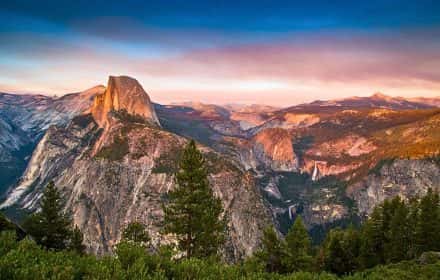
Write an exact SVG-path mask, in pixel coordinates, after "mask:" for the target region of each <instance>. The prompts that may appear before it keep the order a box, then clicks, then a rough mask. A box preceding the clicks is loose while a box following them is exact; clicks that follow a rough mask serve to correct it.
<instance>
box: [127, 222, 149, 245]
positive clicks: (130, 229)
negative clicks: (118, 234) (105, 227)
mask: <svg viewBox="0 0 440 280" xmlns="http://www.w3.org/2000/svg"><path fill="white" fill-rule="evenodd" d="M122 239H123V240H124V241H132V242H135V243H147V242H149V241H150V236H149V235H148V232H147V230H146V228H145V226H144V225H143V224H141V223H139V222H132V223H129V224H128V225H127V227H126V228H125V229H124V232H123V233H122Z"/></svg>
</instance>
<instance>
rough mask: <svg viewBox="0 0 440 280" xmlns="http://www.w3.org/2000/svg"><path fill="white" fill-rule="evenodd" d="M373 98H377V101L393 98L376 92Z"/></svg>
mask: <svg viewBox="0 0 440 280" xmlns="http://www.w3.org/2000/svg"><path fill="white" fill-rule="evenodd" d="M371 97H372V98H376V99H390V98H392V97H391V96H388V95H385V94H383V93H382V92H376V93H375V94H373V95H372V96H371Z"/></svg>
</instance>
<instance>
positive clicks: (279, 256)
mask: <svg viewBox="0 0 440 280" xmlns="http://www.w3.org/2000/svg"><path fill="white" fill-rule="evenodd" d="M261 243H262V248H261V250H260V251H259V252H257V254H256V257H257V258H258V259H259V260H260V262H262V263H263V264H264V266H265V268H266V271H267V272H279V273H283V272H286V271H285V269H284V265H283V259H284V258H285V257H286V256H285V244H284V243H283V242H282V241H281V240H280V239H279V238H278V234H277V233H276V232H275V230H274V229H273V228H272V227H267V228H266V229H265V230H264V232H263V239H262V241H261Z"/></svg>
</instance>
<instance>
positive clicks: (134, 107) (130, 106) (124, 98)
mask: <svg viewBox="0 0 440 280" xmlns="http://www.w3.org/2000/svg"><path fill="white" fill-rule="evenodd" d="M121 110H125V111H126V112H127V113H128V114H130V115H134V116H139V117H142V118H145V119H146V120H148V121H150V122H151V123H154V124H157V125H159V120H158V118H157V116H156V112H155V111H154V108H153V105H152V103H151V100H150V97H149V96H148V94H147V93H146V92H145V91H144V89H143V88H142V86H141V85H140V84H139V82H138V81H137V80H135V79H133V78H130V77H127V76H119V77H114V76H110V77H109V79H108V83H107V88H106V90H105V92H104V93H103V94H99V95H96V97H95V100H94V102H93V107H92V109H91V113H92V115H93V117H94V119H95V121H96V123H97V124H98V125H99V126H100V127H105V126H107V125H109V120H108V113H109V112H111V111H121Z"/></svg>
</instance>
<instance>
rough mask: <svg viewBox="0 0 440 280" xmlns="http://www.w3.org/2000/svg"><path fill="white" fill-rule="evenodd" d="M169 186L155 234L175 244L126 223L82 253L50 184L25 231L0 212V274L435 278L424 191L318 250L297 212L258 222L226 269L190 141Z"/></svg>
mask: <svg viewBox="0 0 440 280" xmlns="http://www.w3.org/2000/svg"><path fill="white" fill-rule="evenodd" d="M176 183H177V186H176V188H175V189H174V190H172V191H170V192H169V193H168V196H167V198H166V200H167V201H166V203H164V206H163V207H164V209H163V210H164V213H165V217H164V233H169V234H172V235H174V236H175V237H176V240H177V244H176V245H177V246H175V247H171V246H162V247H159V248H157V247H154V246H152V244H151V239H150V236H149V235H148V230H147V228H146V227H145V226H144V225H143V224H142V223H140V222H132V223H130V224H128V225H127V227H126V228H125V230H124V231H123V232H122V238H121V241H120V243H119V244H117V245H116V246H115V248H114V255H113V256H106V257H97V256H94V255H87V254H86V253H85V246H84V244H83V237H82V233H81V232H80V230H79V229H78V228H77V227H72V220H71V218H70V216H69V215H68V214H67V213H65V212H64V211H63V202H62V199H61V196H60V193H59V192H58V190H57V189H56V188H55V186H54V184H53V183H50V184H49V185H48V186H47V187H46V189H45V191H44V194H43V197H42V199H41V202H40V206H41V210H40V211H39V212H37V213H34V214H32V215H30V216H29V217H28V219H27V220H26V221H25V222H24V223H23V225H22V227H23V228H24V230H25V232H26V233H27V234H28V235H27V236H25V237H24V236H23V231H22V229H21V228H17V227H16V226H15V225H13V224H11V223H10V222H9V221H8V220H7V219H6V218H4V217H2V216H1V215H0V280H2V279H440V253H439V252H440V237H439V233H440V198H439V195H438V194H437V193H435V192H433V191H432V190H429V191H428V193H427V194H426V195H425V196H424V197H422V198H414V199H412V200H410V201H403V200H401V199H400V198H399V197H396V198H394V199H393V200H390V201H385V202H384V203H383V204H381V205H379V206H377V207H376V208H375V209H374V211H373V212H372V213H371V215H370V217H369V218H368V219H367V220H366V221H365V222H364V224H363V225H362V226H361V227H360V228H355V227H354V226H350V227H348V228H346V229H340V228H337V229H333V230H331V231H330V232H329V233H328V235H327V237H326V239H325V240H324V242H323V243H322V244H321V245H320V246H318V247H312V245H311V240H310V236H309V234H308V232H307V230H306V228H305V226H304V224H303V222H302V219H301V217H300V216H298V217H296V219H295V222H294V224H293V225H292V227H291V228H290V230H289V232H288V233H287V235H286V236H285V238H281V236H280V235H279V233H278V232H277V231H276V230H275V229H273V228H272V227H268V228H267V229H266V230H265V231H264V236H263V240H262V248H261V250H259V251H258V252H256V254H255V255H254V256H251V257H249V258H247V259H246V260H244V261H243V262H241V263H238V264H233V265H232V264H227V263H225V262H223V261H221V259H222V258H221V256H222V249H221V248H222V245H223V244H224V242H225V239H226V231H227V221H226V220H225V218H224V217H222V212H223V209H222V205H221V201H220V200H219V199H218V198H216V197H215V196H214V194H213V192H212V190H211V188H210V187H209V181H208V179H207V171H206V169H205V167H204V159H203V156H202V154H201V153H200V152H199V151H198V150H197V148H196V145H195V143H194V142H193V141H191V142H190V143H189V144H188V145H187V147H186V149H185V151H184V152H183V155H182V159H181V161H180V164H179V171H178V172H177V174H176Z"/></svg>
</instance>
